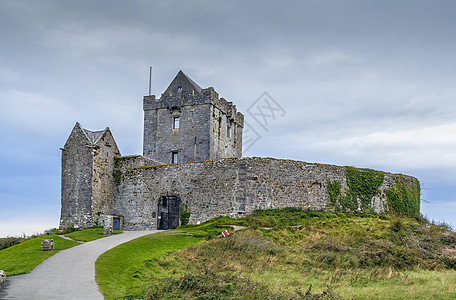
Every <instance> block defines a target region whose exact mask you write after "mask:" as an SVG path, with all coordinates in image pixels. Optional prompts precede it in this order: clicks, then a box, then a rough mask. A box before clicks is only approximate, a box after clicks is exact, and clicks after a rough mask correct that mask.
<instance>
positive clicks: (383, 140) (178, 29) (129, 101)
mask: <svg viewBox="0 0 456 300" xmlns="http://www.w3.org/2000/svg"><path fill="white" fill-rule="evenodd" d="M455 11H456V2H455V1H439V0H437V1H436V0H433V1H419V0H408V1H396V0H394V1H368V0H367V1H349V0H347V1H343V0H333V1H326V0H314V1H302V0H301V1H277V2H272V1H271V2H269V3H267V2H266V1H214V0H212V1H170V0H166V1H146V0H144V1H140V0H137V1H135V0H132V1H93V0H91V1H81V0H80V1H62V0H59V1H57V0H54V1H45V0H43V1H36V0H29V1H21V0H14V1H7V0H0V104H1V106H0V143H1V147H0V236H6V235H17V234H21V233H25V234H32V233H35V232H37V231H43V230H44V229H48V228H51V227H57V226H58V222H59V215H60V150H59V148H60V147H63V145H64V143H65V141H66V139H67V137H68V135H69V134H70V132H71V129H72V128H73V126H74V124H75V123H76V122H80V123H81V125H82V126H83V127H84V128H87V129H90V130H102V129H104V128H105V127H110V128H111V130H112V132H113V134H114V138H115V139H116V141H117V144H118V146H119V148H120V150H121V153H122V154H123V155H131V154H142V153H141V152H142V133H143V130H142V126H143V112H142V97H143V96H144V95H146V94H147V93H148V78H149V66H152V67H153V79H152V94H155V95H157V96H160V94H161V93H162V92H163V91H164V90H165V89H166V88H167V86H168V84H169V83H170V82H171V80H172V79H173V78H174V76H175V75H176V73H177V72H178V71H179V70H182V71H184V73H186V74H187V75H188V76H189V77H190V78H192V79H193V80H194V81H195V82H196V83H198V84H199V85H200V86H201V87H203V88H206V87H209V86H213V87H214V88H215V90H216V91H217V92H218V93H219V94H220V96H221V97H224V98H226V99H227V100H228V101H233V102H234V103H235V104H236V105H237V107H238V109H239V110H240V111H241V112H243V113H244V114H245V117H246V121H247V123H248V124H249V125H250V126H251V130H250V132H249V134H248V135H249V137H251V134H252V132H253V131H252V130H255V131H256V133H257V134H258V136H260V137H261V138H259V139H258V140H257V141H256V142H255V143H254V144H252V145H250V147H249V148H248V150H247V151H245V153H244V156H268V157H276V158H289V159H296V160H301V161H307V162H319V163H328V164H337V165H349V166H356V167H367V168H373V169H379V170H383V171H389V172H398V173H404V174H408V175H412V176H415V177H417V178H418V179H419V180H420V181H421V186H422V199H423V201H422V206H421V210H422V213H423V214H425V215H427V216H428V217H429V218H430V219H434V220H436V221H440V222H441V221H445V222H447V223H450V224H451V225H453V226H455V225H456V172H455V170H456V151H455V150H456V85H455V82H456V59H455V55H456V36H455V34H454V30H455V28H456V18H455V17H454V12H455ZM264 92H267V93H268V94H269V95H270V96H271V97H272V98H273V99H274V101H275V102H276V103H277V104H278V105H280V107H281V108H282V109H283V111H280V113H278V112H277V114H276V115H275V116H274V120H272V119H269V122H268V124H267V126H265V127H262V126H260V125H259V124H258V123H257V122H256V120H255V119H254V118H253V117H252V115H250V114H249V112H251V111H254V110H255V105H256V104H255V103H257V104H258V103H259V102H255V101H256V100H257V99H258V98H259V97H260V96H261V95H262V94H263V93H264ZM260 100H261V98H260ZM271 103H273V102H271ZM252 105H253V108H251V106H252Z"/></svg>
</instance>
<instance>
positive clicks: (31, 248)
mask: <svg viewBox="0 0 456 300" xmlns="http://www.w3.org/2000/svg"><path fill="white" fill-rule="evenodd" d="M43 239H53V240H54V247H55V250H54V251H41V240H43ZM76 245H79V243H78V242H75V241H68V240H65V239H63V238H61V237H59V236H57V235H46V236H40V237H37V238H33V239H30V240H26V241H24V242H22V243H20V244H18V245H14V246H12V247H9V248H6V249H3V250H1V251H0V269H2V270H4V271H5V273H6V275H7V276H15V275H20V274H25V273H29V272H31V271H32V270H33V269H34V268H35V267H36V266H38V265H39V264H41V263H42V262H43V261H45V260H46V259H47V258H49V257H51V256H52V255H54V254H56V253H57V252H59V251H60V250H64V249H68V248H71V247H73V246H76Z"/></svg>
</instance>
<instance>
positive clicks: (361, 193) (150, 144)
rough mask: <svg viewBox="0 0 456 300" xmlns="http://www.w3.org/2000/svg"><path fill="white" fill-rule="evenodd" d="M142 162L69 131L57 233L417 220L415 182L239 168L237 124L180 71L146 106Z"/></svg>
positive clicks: (345, 172) (98, 134) (247, 161)
mask: <svg viewBox="0 0 456 300" xmlns="http://www.w3.org/2000/svg"><path fill="white" fill-rule="evenodd" d="M143 109H144V144H143V155H134V156H121V154H120V151H119V149H118V147H117V145H116V142H115V140H114V138H113V135H112V133H111V131H110V130H109V128H106V129H105V130H102V131H90V130H87V129H84V128H83V127H82V126H81V125H80V124H79V123H76V125H75V126H74V128H73V130H72V132H71V134H70V136H69V138H68V140H67V141H66V143H65V146H64V147H63V148H61V150H62V191H61V195H62V198H61V205H62V206H61V217H60V227H62V228H63V227H70V226H71V227H73V226H74V225H78V226H79V227H89V226H93V225H97V224H99V225H110V226H113V228H114V229H122V230H144V229H171V228H176V227H177V226H179V224H180V218H181V212H182V210H183V209H184V208H185V209H186V210H188V211H189V212H190V219H189V221H190V223H193V224H197V223H200V222H204V221H206V220H208V219H210V218H213V217H216V216H220V215H225V216H231V217H241V216H245V215H247V214H249V213H251V212H252V211H254V210H256V209H266V208H284V207H300V208H310V209H326V210H342V211H371V212H376V213H388V212H398V213H406V214H412V215H413V214H419V205H420V190H419V182H418V180H417V179H416V178H413V177H410V176H405V175H401V174H391V173H386V172H380V171H374V170H369V169H356V168H350V167H340V166H333V165H323V164H312V163H306V162H300V161H292V160H280V159H273V158H242V130H243V127H244V116H243V114H242V113H240V112H238V111H237V110H236V106H235V105H233V103H232V102H228V101H226V100H225V99H224V98H219V95H218V94H217V92H216V91H215V90H214V88H212V87H209V88H206V89H202V88H201V87H200V86H199V85H198V84H196V83H195V82H194V81H193V80H191V79H190V78H189V77H188V76H186V75H185V74H184V73H183V72H182V71H180V72H179V73H178V74H177V75H176V77H175V78H174V80H173V81H172V82H171V84H170V85H169V87H168V88H167V89H166V90H165V92H164V93H163V94H162V95H161V97H160V98H156V97H155V96H153V95H150V96H145V97H144V99H143Z"/></svg>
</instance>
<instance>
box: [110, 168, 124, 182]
mask: <svg viewBox="0 0 456 300" xmlns="http://www.w3.org/2000/svg"><path fill="white" fill-rule="evenodd" d="M112 177H114V182H115V183H116V184H120V182H121V181H122V172H121V171H120V170H117V169H116V170H113V171H112Z"/></svg>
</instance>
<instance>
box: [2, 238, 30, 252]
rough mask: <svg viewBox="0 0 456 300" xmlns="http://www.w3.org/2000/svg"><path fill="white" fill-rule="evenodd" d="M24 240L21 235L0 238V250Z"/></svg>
mask: <svg viewBox="0 0 456 300" xmlns="http://www.w3.org/2000/svg"><path fill="white" fill-rule="evenodd" d="M25 240H26V239H25V238H22V237H7V238H4V239H0V250H2V249H6V248H9V247H12V246H14V245H17V244H20V243H22V242H23V241H25Z"/></svg>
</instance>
